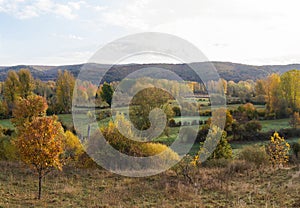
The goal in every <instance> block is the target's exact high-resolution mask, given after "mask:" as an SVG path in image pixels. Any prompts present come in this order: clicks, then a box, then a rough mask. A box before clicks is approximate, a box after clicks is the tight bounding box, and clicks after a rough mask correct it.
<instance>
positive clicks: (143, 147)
mask: <svg viewBox="0 0 300 208" xmlns="http://www.w3.org/2000/svg"><path fill="white" fill-rule="evenodd" d="M115 123H116V124H114V123H112V122H110V123H109V125H108V127H104V128H102V129H101V131H102V134H103V136H104V138H105V140H106V141H103V140H101V139H100V137H99V135H98V134H97V133H96V134H94V135H92V136H91V137H90V139H89V140H88V143H87V152H88V153H89V154H90V155H91V157H92V158H93V159H94V160H95V161H97V162H98V163H101V164H104V165H105V166H106V167H111V168H119V169H126V168H130V167H132V168H140V167H148V168H149V167H150V165H154V164H155V167H163V166H164V165H165V164H170V162H173V161H174V160H176V161H177V160H179V156H178V155H177V153H175V152H174V151H173V150H172V149H170V148H169V147H167V146H166V145H164V144H160V143H152V142H146V143H141V142H138V141H134V140H132V138H133V137H135V136H134V135H133V132H132V131H131V130H130V127H129V126H128V125H129V121H127V120H126V119H125V118H124V117H123V116H122V115H119V116H117V117H116V122H115ZM120 126H121V127H122V128H126V129H127V131H128V136H130V137H131V138H126V137H125V136H124V135H122V134H121V133H120V132H119V130H118V128H117V127H120ZM108 145H110V146H111V147H113V148H114V149H115V150H117V151H112V149H111V148H110V147H109V146H108ZM122 153H123V154H122ZM116 154H117V155H116ZM124 155H130V156H134V157H149V156H154V155H158V157H155V158H153V160H152V161H150V164H141V163H140V161H139V160H137V162H136V163H135V164H126V161H127V157H126V156H124ZM115 158H118V161H119V162H120V163H119V165H120V166H118V167H116V164H112V161H114V160H115ZM137 159H138V158H137ZM128 165H129V166H128ZM147 165H149V166H147ZM155 167H153V168H155Z"/></svg>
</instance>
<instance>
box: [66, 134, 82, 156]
mask: <svg viewBox="0 0 300 208" xmlns="http://www.w3.org/2000/svg"><path fill="white" fill-rule="evenodd" d="M83 153H84V150H83V146H82V145H81V143H80V141H79V138H78V137H77V136H76V135H74V134H73V133H72V132H71V131H66V133H65V139H64V154H63V157H64V159H66V160H68V161H75V162H77V161H78V159H79V157H80V155H81V154H83Z"/></svg>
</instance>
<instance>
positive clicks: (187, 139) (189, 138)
mask: <svg viewBox="0 0 300 208" xmlns="http://www.w3.org/2000/svg"><path fill="white" fill-rule="evenodd" d="M196 137H197V131H196V130H195V129H194V128H193V127H182V129H181V130H180V135H179V138H180V142H182V143H194V141H195V140H196Z"/></svg>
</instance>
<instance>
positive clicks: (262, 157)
mask: <svg viewBox="0 0 300 208" xmlns="http://www.w3.org/2000/svg"><path fill="white" fill-rule="evenodd" d="M238 158H239V159H240V160H244V161H246V162H249V163H253V164H254V165H255V166H256V167H257V168H259V167H262V166H264V165H266V164H268V155H267V153H266V150H265V148H264V147H260V146H258V145H253V146H246V147H244V148H243V149H242V150H241V151H240V152H239V154H238Z"/></svg>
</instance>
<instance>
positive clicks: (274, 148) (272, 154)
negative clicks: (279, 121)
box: [267, 132, 290, 167]
mask: <svg viewBox="0 0 300 208" xmlns="http://www.w3.org/2000/svg"><path fill="white" fill-rule="evenodd" d="M289 150H290V145H289V143H287V142H286V141H285V140H284V138H283V137H280V136H279V134H278V133H277V132H275V133H274V135H273V136H271V138H270V142H269V144H268V145H267V153H268V155H269V160H270V162H271V163H272V165H273V167H275V166H277V167H278V166H280V165H284V164H285V163H287V162H288V161H289V155H288V153H289Z"/></svg>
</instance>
